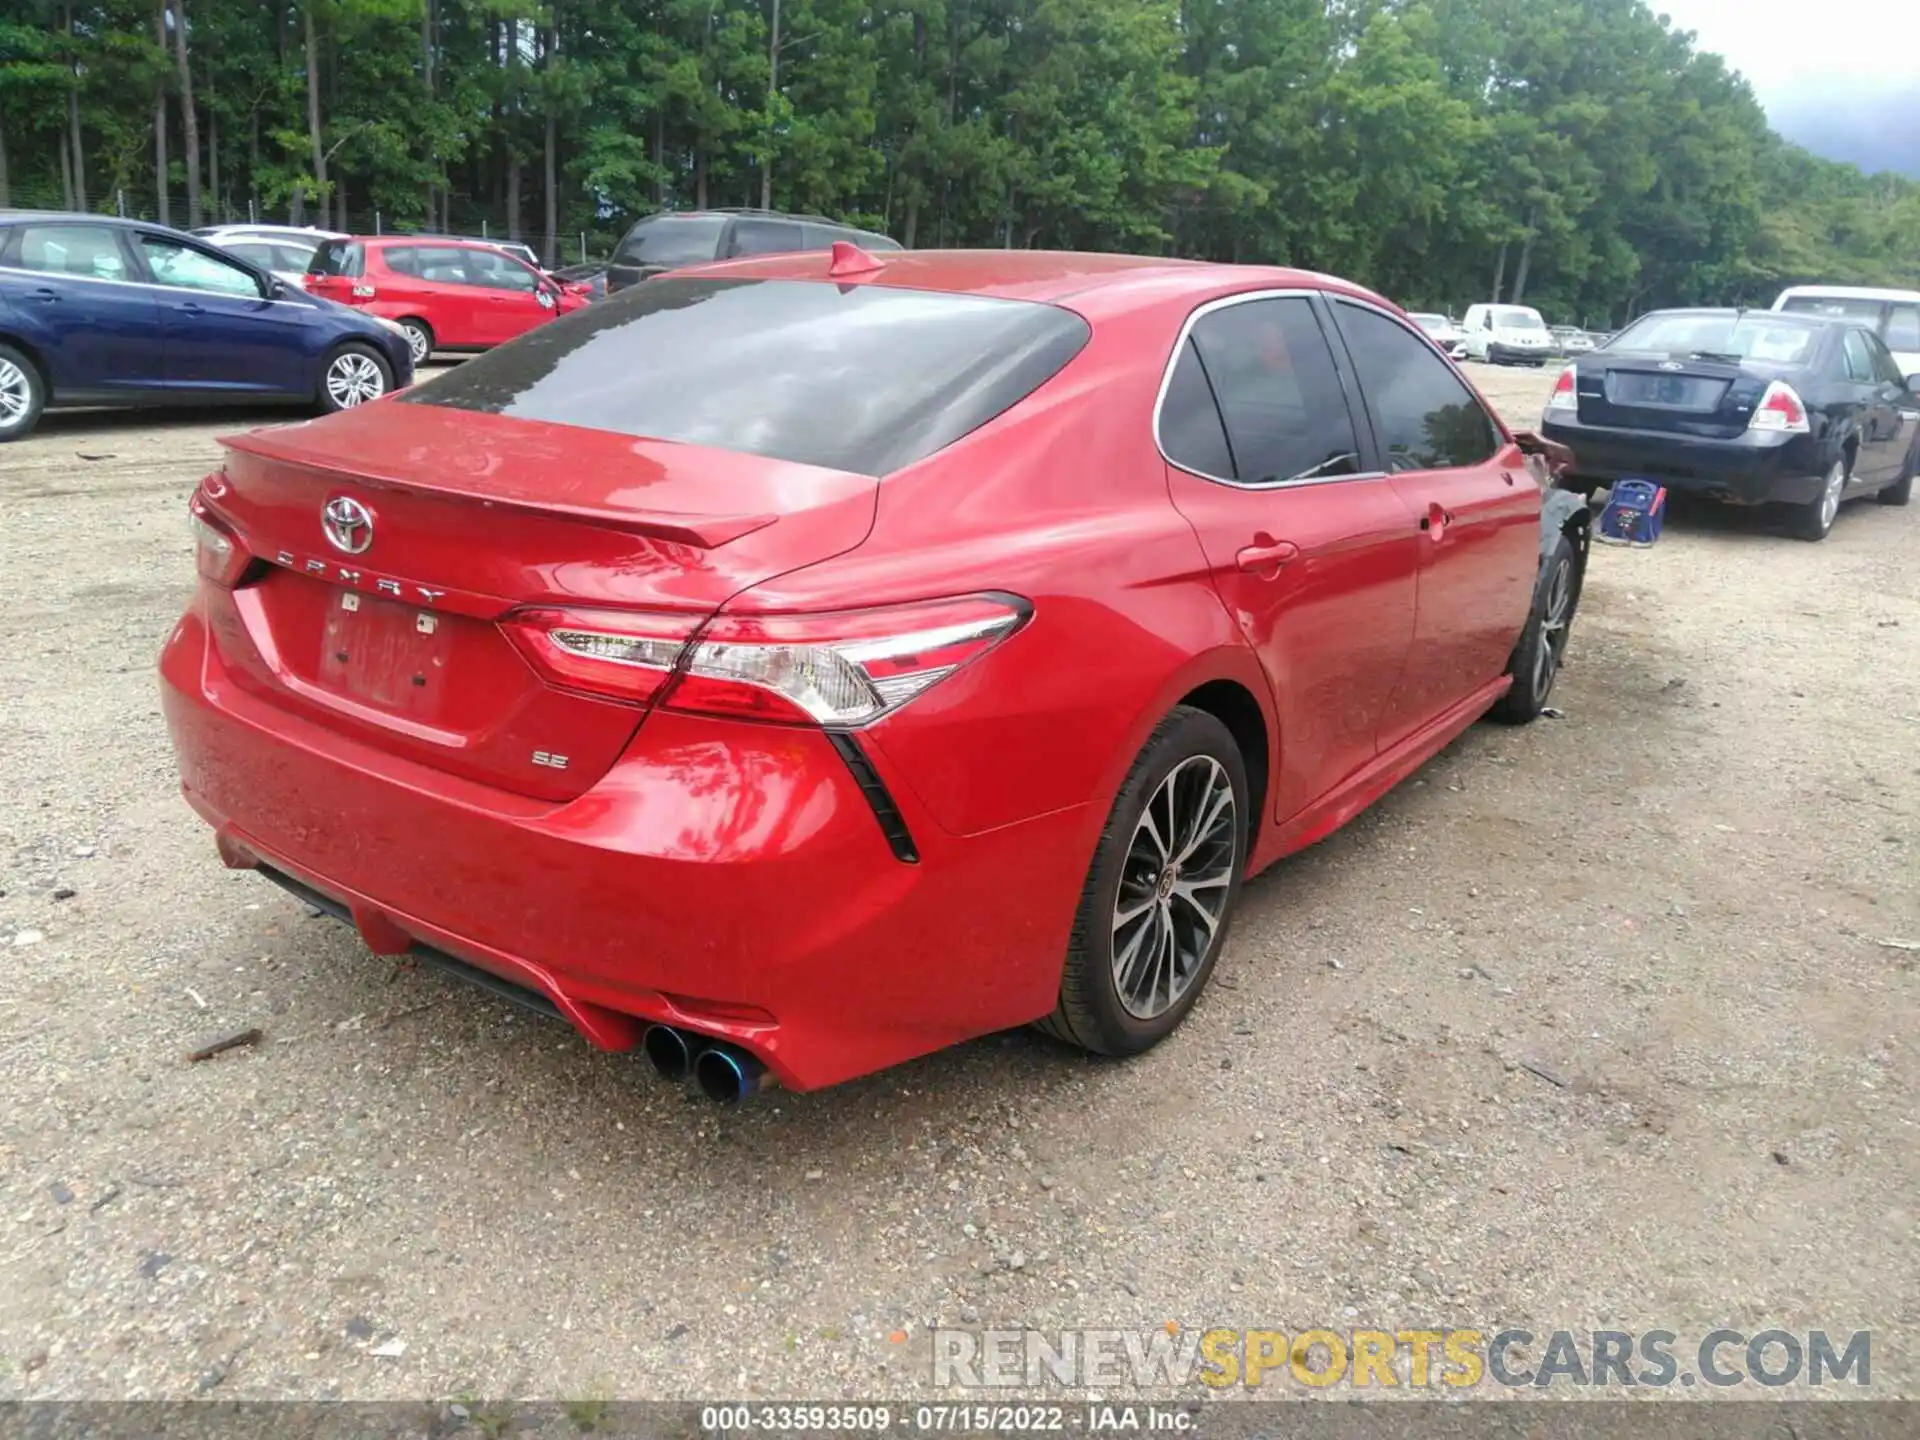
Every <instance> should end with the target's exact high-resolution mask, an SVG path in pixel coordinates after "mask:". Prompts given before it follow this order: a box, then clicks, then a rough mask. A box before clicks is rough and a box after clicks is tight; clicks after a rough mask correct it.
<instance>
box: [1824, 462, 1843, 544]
mask: <svg viewBox="0 0 1920 1440" xmlns="http://www.w3.org/2000/svg"><path fill="white" fill-rule="evenodd" d="M1846 488H1847V462H1846V461H1844V460H1836V461H1834V462H1833V469H1831V470H1829V471H1828V472H1827V488H1826V489H1824V490H1822V491H1821V492H1820V528H1821V529H1822V530H1830V529H1832V528H1833V522H1834V519H1835V517H1836V516H1838V515H1839V513H1840V497H1841V495H1843V494H1844V493H1846Z"/></svg>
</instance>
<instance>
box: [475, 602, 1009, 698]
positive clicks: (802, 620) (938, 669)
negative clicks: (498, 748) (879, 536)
mask: <svg viewBox="0 0 1920 1440" xmlns="http://www.w3.org/2000/svg"><path fill="white" fill-rule="evenodd" d="M1031 613H1032V610H1031V607H1030V606H1029V605H1027V603H1026V602H1025V601H1023V600H1019V599H1016V598H1015V597H1013V596H1010V595H969V596H963V597H960V598H958V599H952V600H934V601H928V602H924V603H919V604H913V605H897V606H887V607H885V608H881V609H874V610H847V611H835V612H829V613H825V614H819V615H722V616H719V617H717V618H716V619H714V620H713V621H712V622H711V623H710V624H708V625H707V626H706V627H705V628H704V629H700V628H699V622H698V621H697V620H696V619H694V618H693V617H691V616H686V615H674V614H662V613H647V614H634V613H619V612H612V611H597V612H596V611H578V610H525V611H521V612H520V613H519V614H517V615H515V616H513V617H512V618H511V619H510V620H508V621H507V622H506V624H505V629H506V632H507V634H508V636H509V638H511V639H512V640H513V642H514V643H515V644H516V645H517V646H518V647H519V648H520V650H521V652H522V653H523V654H524V655H526V656H527V657H528V659H529V660H531V661H532V662H533V664H534V665H535V666H536V667H538V668H540V669H542V670H544V671H545V672H546V673H547V674H549V675H551V676H552V677H553V678H554V679H555V680H556V681H558V682H559V683H560V684H562V685H566V686H568V687H569V688H572V689H578V690H585V691H589V692H592V693H594V694H598V695H606V696H609V697H611V698H614V699H620V700H627V701H630V702H636V703H649V702H652V701H656V700H657V701H658V702H659V703H660V704H661V705H663V706H664V707H665V708H667V709H669V710H679V711H687V712H693V713H698V714H705V715H732V716H738V717H740V718H743V719H751V720H768V721H775V722H778V723H781V724H788V725H807V724H814V725H835V726H842V725H864V724H867V723H868V722H870V721H873V720H877V719H879V718H880V717H881V716H882V715H885V714H888V713H889V712H891V711H893V710H897V709H898V708H899V707H900V706H902V705H905V704H906V703H907V702H908V701H910V700H912V699H914V698H915V697H916V696H919V695H922V694H924V693H925V692H926V691H927V690H929V689H931V688H932V687H933V686H935V685H937V684H938V683H939V682H940V681H942V680H944V679H946V678H947V677H948V676H949V675H951V674H953V673H954V672H955V671H956V670H959V669H960V668H961V667H962V666H964V665H967V664H968V663H970V662H972V661H974V660H977V659H978V658H979V657H980V656H982V655H984V654H985V653H986V652H987V651H989V650H991V649H992V648H993V647H994V646H996V645H998V644H999V643H1000V642H1001V641H1002V640H1004V639H1006V638H1007V636H1009V635H1011V634H1013V632H1014V631H1016V630H1018V629H1019V628H1020V626H1021V625H1023V624H1024V623H1025V622H1026V620H1027V617H1028V616H1029V615H1030V614H1031ZM696 630H698V634H697V635H696V634H695V633H694V632H695V631H696Z"/></svg>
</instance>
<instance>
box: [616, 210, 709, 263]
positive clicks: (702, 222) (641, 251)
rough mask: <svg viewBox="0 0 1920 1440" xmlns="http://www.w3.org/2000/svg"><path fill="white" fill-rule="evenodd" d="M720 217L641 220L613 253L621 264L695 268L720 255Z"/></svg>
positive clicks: (705, 216) (701, 216)
mask: <svg viewBox="0 0 1920 1440" xmlns="http://www.w3.org/2000/svg"><path fill="white" fill-rule="evenodd" d="M726 228H727V217H726V216H724V215H687V216H674V215H663V216H660V217H659V218H657V219H653V220H642V221H641V222H640V223H639V224H638V225H636V226H634V227H633V229H631V230H629V231H628V232H627V238H626V239H624V240H622V241H621V242H620V248H619V250H617V251H616V252H615V253H614V257H613V258H614V260H615V261H617V262H618V263H619V264H622V265H698V264H699V263H700V262H701V261H703V260H712V259H714V258H715V257H716V256H718V255H719V253H720V232H721V231H722V230H724V229H726Z"/></svg>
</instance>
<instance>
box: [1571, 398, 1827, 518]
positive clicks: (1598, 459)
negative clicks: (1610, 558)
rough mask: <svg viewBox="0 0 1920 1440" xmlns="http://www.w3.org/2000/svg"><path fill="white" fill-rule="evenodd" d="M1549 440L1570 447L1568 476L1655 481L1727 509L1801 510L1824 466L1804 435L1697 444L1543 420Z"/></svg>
mask: <svg viewBox="0 0 1920 1440" xmlns="http://www.w3.org/2000/svg"><path fill="white" fill-rule="evenodd" d="M1540 430H1541V433H1542V434H1543V435H1545V436H1546V437H1547V438H1548V439H1549V440H1558V441H1559V442H1560V443H1561V444H1563V445H1567V446H1570V447H1572V450H1573V475H1574V477H1575V478H1577V479H1580V480H1590V481H1595V482H1598V483H1600V484H1605V485H1610V484H1612V483H1613V482H1614V481H1615V480H1626V479H1645V480H1657V481H1659V482H1660V483H1661V484H1662V485H1664V486H1666V487H1667V488H1668V489H1669V490H1673V491H1678V492H1681V493H1683V494H1691V495H1701V496H1705V497H1707V498H1709V499H1714V500H1726V501H1731V502H1733V503H1735V504H1743V505H1759V504H1764V503H1766V502H1769V501H1780V502H1784V503H1787V504H1804V503H1805V502H1807V501H1809V500H1812V499H1814V498H1815V497H1816V496H1818V495H1819V493H1820V484H1821V477H1822V476H1823V475H1824V474H1825V471H1826V467H1825V466H1824V465H1822V464H1821V463H1820V456H1819V452H1818V448H1817V446H1816V444H1815V442H1814V440H1813V437H1812V436H1809V435H1756V434H1754V433H1752V432H1751V431H1749V432H1747V433H1745V434H1742V435H1739V436H1736V437H1734V438H1733V439H1731V440H1703V439H1696V438H1694V437H1691V436H1685V435H1661V434H1657V433H1654V432H1651V431H1645V430H1612V429H1607V428H1604V427H1601V426H1597V425H1582V424H1580V423H1579V422H1578V421H1570V420H1565V419H1550V420H1547V421H1545V422H1544V423H1543V424H1542V425H1541V427H1540Z"/></svg>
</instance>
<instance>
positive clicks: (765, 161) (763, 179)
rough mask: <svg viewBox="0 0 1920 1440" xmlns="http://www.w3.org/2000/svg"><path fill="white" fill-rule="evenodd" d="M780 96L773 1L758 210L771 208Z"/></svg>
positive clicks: (776, 10)
mask: <svg viewBox="0 0 1920 1440" xmlns="http://www.w3.org/2000/svg"><path fill="white" fill-rule="evenodd" d="M779 95H780V0H773V28H772V30H771V32H770V35H769V38H768V40H767V148H766V152H765V153H764V154H763V155H761V157H760V208H761V209H762V210H771V209H772V208H773V104H774V101H775V100H776V99H777V98H778V97H779Z"/></svg>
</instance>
